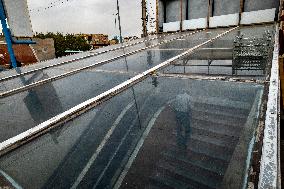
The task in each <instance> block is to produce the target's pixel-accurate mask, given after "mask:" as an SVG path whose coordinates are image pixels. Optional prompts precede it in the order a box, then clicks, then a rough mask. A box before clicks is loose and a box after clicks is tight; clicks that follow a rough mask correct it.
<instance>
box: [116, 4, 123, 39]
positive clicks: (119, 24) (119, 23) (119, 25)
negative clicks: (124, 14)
mask: <svg viewBox="0 0 284 189" xmlns="http://www.w3.org/2000/svg"><path fill="white" fill-rule="evenodd" d="M116 7H117V14H118V27H119V42H120V43H122V34H121V22H120V12H119V4H118V0H116Z"/></svg>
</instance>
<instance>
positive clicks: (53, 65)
mask: <svg viewBox="0 0 284 189" xmlns="http://www.w3.org/2000/svg"><path fill="white" fill-rule="evenodd" d="M200 31H203V30H200ZM177 33H180V32H175V33H170V34H165V35H161V36H157V37H154V38H150V39H146V40H142V41H138V42H135V43H131V44H127V45H122V46H119V47H115V48H112V49H109V50H105V51H100V52H97V53H95V54H90V55H86V56H82V57H79V58H75V59H71V60H67V61H63V62H60V63H57V64H52V65H48V66H44V67H41V68H37V69H34V70H30V71H26V72H23V73H19V74H15V75H11V76H7V77H4V78H1V79H0V82H3V81H7V80H10V79H13V78H16V77H20V76H24V75H28V74H31V73H34V72H37V71H40V70H45V69H48V68H53V67H56V66H61V65H64V64H68V63H72V62H76V61H79V60H83V59H87V58H91V57H95V56H98V55H101V54H104V53H108V52H111V51H116V50H120V49H123V48H127V47H132V46H135V45H139V44H141V43H144V42H149V41H153V40H156V39H159V38H162V37H166V36H169V35H175V34H177Z"/></svg>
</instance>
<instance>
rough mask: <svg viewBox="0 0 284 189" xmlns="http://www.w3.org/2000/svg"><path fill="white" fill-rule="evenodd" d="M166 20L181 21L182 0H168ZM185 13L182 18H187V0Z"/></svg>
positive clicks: (184, 4)
mask: <svg viewBox="0 0 284 189" xmlns="http://www.w3.org/2000/svg"><path fill="white" fill-rule="evenodd" d="M165 4H166V21H167V22H176V21H180V10H181V9H180V0H166V1H165ZM182 6H183V12H182V13H183V14H182V17H183V18H182V19H183V20H185V19H186V0H183V5H182Z"/></svg>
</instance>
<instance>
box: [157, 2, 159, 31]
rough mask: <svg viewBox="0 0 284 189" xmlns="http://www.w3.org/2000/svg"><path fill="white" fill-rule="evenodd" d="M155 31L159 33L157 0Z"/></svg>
mask: <svg viewBox="0 0 284 189" xmlns="http://www.w3.org/2000/svg"><path fill="white" fill-rule="evenodd" d="M156 33H159V0H156Z"/></svg>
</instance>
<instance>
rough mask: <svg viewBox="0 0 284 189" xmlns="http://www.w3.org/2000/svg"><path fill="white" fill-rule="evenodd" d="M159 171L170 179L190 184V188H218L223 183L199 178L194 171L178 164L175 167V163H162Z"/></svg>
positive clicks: (159, 165) (159, 164) (202, 177)
mask: <svg viewBox="0 0 284 189" xmlns="http://www.w3.org/2000/svg"><path fill="white" fill-rule="evenodd" d="M158 171H160V172H162V173H163V174H166V175H167V176H168V177H172V178H175V179H176V180H178V181H181V182H185V183H187V184H188V186H193V187H195V188H200V189H203V188H204V189H205V188H206V189H207V188H216V187H217V186H218V184H220V182H222V180H221V181H220V180H219V179H218V180H217V179H216V180H215V179H212V178H207V177H204V176H199V175H197V174H196V173H195V172H194V171H191V170H187V169H185V168H183V167H181V166H180V165H178V164H175V165H174V164H173V163H171V162H166V161H160V162H159V163H158Z"/></svg>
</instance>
